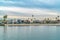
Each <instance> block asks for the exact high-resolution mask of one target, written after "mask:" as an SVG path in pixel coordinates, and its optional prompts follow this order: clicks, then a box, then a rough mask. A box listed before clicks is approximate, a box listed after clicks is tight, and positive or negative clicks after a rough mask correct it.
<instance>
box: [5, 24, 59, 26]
mask: <svg viewBox="0 0 60 40" xmlns="http://www.w3.org/2000/svg"><path fill="white" fill-rule="evenodd" d="M4 25H5V26H60V24H4Z"/></svg>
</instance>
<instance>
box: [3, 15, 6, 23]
mask: <svg viewBox="0 0 60 40" xmlns="http://www.w3.org/2000/svg"><path fill="white" fill-rule="evenodd" d="M3 22H4V23H5V22H7V15H4V16H3Z"/></svg>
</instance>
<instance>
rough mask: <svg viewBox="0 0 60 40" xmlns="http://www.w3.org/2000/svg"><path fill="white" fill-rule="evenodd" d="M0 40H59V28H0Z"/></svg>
mask: <svg viewBox="0 0 60 40" xmlns="http://www.w3.org/2000/svg"><path fill="white" fill-rule="evenodd" d="M0 40H60V26H5V27H4V26H0Z"/></svg>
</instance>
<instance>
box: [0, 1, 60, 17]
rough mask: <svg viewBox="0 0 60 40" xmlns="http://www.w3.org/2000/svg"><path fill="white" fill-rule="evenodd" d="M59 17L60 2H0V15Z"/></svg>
mask: <svg viewBox="0 0 60 40" xmlns="http://www.w3.org/2000/svg"><path fill="white" fill-rule="evenodd" d="M6 14H7V15H11V16H14V15H16V16H31V15H35V16H41V15H42V16H47V15H60V0H0V15H6Z"/></svg>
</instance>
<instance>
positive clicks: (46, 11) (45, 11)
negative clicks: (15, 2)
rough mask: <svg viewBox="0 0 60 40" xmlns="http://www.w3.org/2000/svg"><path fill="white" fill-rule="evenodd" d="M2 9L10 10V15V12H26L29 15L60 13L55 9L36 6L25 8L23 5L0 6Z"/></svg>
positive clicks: (18, 13)
mask: <svg viewBox="0 0 60 40" xmlns="http://www.w3.org/2000/svg"><path fill="white" fill-rule="evenodd" d="M0 10H3V11H10V12H7V13H6V14H8V15H9V14H10V13H11V14H13V15H16V14H17V15H20V14H23V15H24V14H25V15H26V16H28V15H58V12H55V11H53V10H49V9H36V8H23V7H2V6H0ZM13 12H14V13H13ZM15 13H16V14H15ZM23 15H22V16H23Z"/></svg>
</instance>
